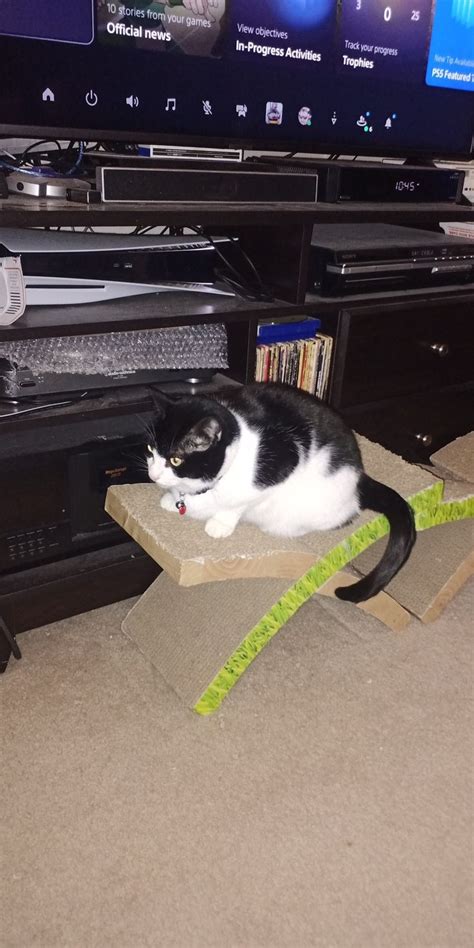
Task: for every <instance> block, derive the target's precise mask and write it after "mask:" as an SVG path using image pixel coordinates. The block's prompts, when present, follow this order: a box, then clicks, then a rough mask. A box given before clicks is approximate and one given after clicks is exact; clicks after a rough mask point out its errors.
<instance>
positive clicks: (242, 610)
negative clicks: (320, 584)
mask: <svg viewBox="0 0 474 948" xmlns="http://www.w3.org/2000/svg"><path fill="white" fill-rule="evenodd" d="M287 587H288V583H287V582H286V581H285V580H277V579H265V580H262V579H260V580H252V579H248V580H245V579H238V580H235V581H234V582H230V583H226V584H225V585H224V584H223V583H207V584H206V585H205V586H194V587H193V588H191V589H183V588H182V587H180V586H177V585H176V583H175V582H174V580H173V579H171V578H170V577H169V576H167V575H166V573H162V574H161V575H160V576H158V578H157V579H156V580H155V582H154V583H153V584H152V585H151V586H150V588H149V589H148V590H147V591H146V592H145V593H144V594H143V596H142V597H141V599H139V601H138V602H137V603H136V605H135V606H134V607H133V608H132V609H131V611H130V612H129V613H128V615H127V617H126V618H125V619H124V622H123V624H122V628H123V630H124V632H125V633H126V634H127V635H128V636H129V637H130V638H131V639H132V641H133V642H135V644H136V645H137V646H138V648H139V649H140V650H141V651H142V652H143V654H144V655H146V657H147V659H148V660H149V661H150V662H151V663H152V665H154V666H155V667H156V668H157V669H158V671H159V672H160V673H161V674H162V675H163V677H164V678H165V679H166V681H167V682H168V684H170V685H171V687H172V688H173V689H174V690H175V691H176V692H177V693H178V694H179V695H180V696H181V698H182V699H183V700H184V701H185V702H186V704H187V705H188V706H189V707H194V705H195V704H196V703H197V701H198V700H199V698H200V697H201V695H202V693H203V692H204V690H205V688H206V687H207V685H208V684H209V682H211V681H212V680H213V678H214V677H215V675H216V674H217V673H218V671H219V670H220V669H221V668H222V666H223V665H224V664H225V662H226V661H227V659H228V658H229V656H230V655H232V653H233V652H234V651H235V649H236V648H237V647H238V646H239V645H240V643H241V642H242V640H243V639H244V638H245V636H246V635H247V632H248V631H249V630H250V629H252V628H253V626H255V625H256V624H257V622H259V621H260V619H261V618H262V616H263V615H265V613H266V612H268V610H269V609H270V608H271V607H272V605H273V604H274V603H275V602H277V600H278V599H279V598H280V596H282V595H283V593H285V592H286V590H287Z"/></svg>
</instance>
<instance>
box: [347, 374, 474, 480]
mask: <svg viewBox="0 0 474 948" xmlns="http://www.w3.org/2000/svg"><path fill="white" fill-rule="evenodd" d="M342 414H343V415H344V418H345V419H346V421H347V422H348V424H350V425H351V427H352V428H354V430H355V431H357V432H359V434H363V435H365V437H366V438H369V439H370V440H371V441H376V442H378V443H379V444H382V445H383V446H384V447H385V448H388V449H389V450H390V451H393V452H394V453H395V454H399V455H401V457H404V458H405V459H406V460H407V461H413V462H422V463H424V464H425V463H426V462H427V461H429V459H430V457H431V455H432V454H434V452H435V451H438V449H439V448H442V447H443V446H444V445H445V444H449V442H450V441H454V439H455V438H459V437H460V436H461V435H465V434H467V433H468V431H472V430H473V428H474V389H473V388H471V389H466V390H463V391H451V392H448V393H441V392H436V393H433V394H425V395H422V396H419V395H416V396H407V397H405V398H400V399H398V400H397V401H396V402H385V403H384V405H380V406H376V407H375V408H373V409H361V408H360V409H357V408H356V409H353V410H351V411H349V410H348V411H343V412H342Z"/></svg>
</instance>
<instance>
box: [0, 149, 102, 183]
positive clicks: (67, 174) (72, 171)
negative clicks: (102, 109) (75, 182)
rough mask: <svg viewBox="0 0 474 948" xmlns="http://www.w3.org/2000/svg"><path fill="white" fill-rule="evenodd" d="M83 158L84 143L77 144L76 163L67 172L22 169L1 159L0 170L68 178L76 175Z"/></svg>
mask: <svg viewBox="0 0 474 948" xmlns="http://www.w3.org/2000/svg"><path fill="white" fill-rule="evenodd" d="M35 144H36V142H35ZM83 157H84V142H79V149H78V155H77V158H76V161H75V162H74V164H73V165H72V167H71V168H69V169H68V171H55V170H54V168H50V167H46V168H45V167H39V168H22V167H21V165H19V164H12V163H11V162H9V161H3V160H2V159H0V169H1V168H4V169H5V170H7V171H18V172H21V174H27V175H30V176H32V177H38V175H40V176H41V177H46V178H70V177H71V176H72V175H74V174H75V173H76V171H77V169H78V168H79V166H80V164H81V162H82V159H83Z"/></svg>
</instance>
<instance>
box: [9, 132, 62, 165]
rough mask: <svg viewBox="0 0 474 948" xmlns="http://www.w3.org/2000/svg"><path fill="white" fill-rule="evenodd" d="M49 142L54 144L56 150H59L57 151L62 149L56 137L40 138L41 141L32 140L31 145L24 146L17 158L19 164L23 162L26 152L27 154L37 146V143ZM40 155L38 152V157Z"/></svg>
mask: <svg viewBox="0 0 474 948" xmlns="http://www.w3.org/2000/svg"><path fill="white" fill-rule="evenodd" d="M51 144H53V145H56V147H57V149H58V151H59V152H62V150H63V149H62V146H61V145H60V143H59V142H58V140H57V139H56V138H42V139H41V141H39V142H33V143H32V144H31V145H28V148H25V150H24V152H23V154H22V155H20V158H19V159H18V163H19V165H22V164H23V163H24V161H25V159H26V156H27V154H28V153H29V152H31V151H33V149H34V148H38V147H39V145H51ZM40 156H41V152H40V154H39V156H38V157H40Z"/></svg>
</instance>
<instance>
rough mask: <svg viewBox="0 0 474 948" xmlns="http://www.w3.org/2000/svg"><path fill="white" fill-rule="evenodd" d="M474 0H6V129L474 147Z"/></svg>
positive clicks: (346, 145) (372, 147)
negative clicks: (473, 145)
mask: <svg viewBox="0 0 474 948" xmlns="http://www.w3.org/2000/svg"><path fill="white" fill-rule="evenodd" d="M473 91H474V0H168V2H159V0H127V2H125V3H122V2H121V0H0V122H1V123H2V124H1V126H0V134H2V135H4V136H11V135H21V136H23V135H27V136H28V137H41V138H45V137H48V136H54V137H58V136H61V137H63V138H65V137H68V138H75V139H79V138H81V139H88V140H110V139H115V140H118V141H120V140H128V141H132V142H143V143H154V142H158V143H159V142H161V143H170V144H182V145H183V144H192V145H199V144H200V145H204V146H206V145H207V146H212V147H214V146H228V145H232V146H241V147H246V148H259V149H262V150H269V151H280V152H281V151H285V150H288V151H312V152H320V153H331V154H332V153H342V154H372V155H377V154H386V155H388V156H390V155H394V156H395V155H401V156H405V157H414V156H420V157H427V156H430V157H440V158H441V157H459V158H463V157H464V158H466V157H469V155H470V153H471V152H472V139H473V117H474V96H473V94H472V93H473Z"/></svg>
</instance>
